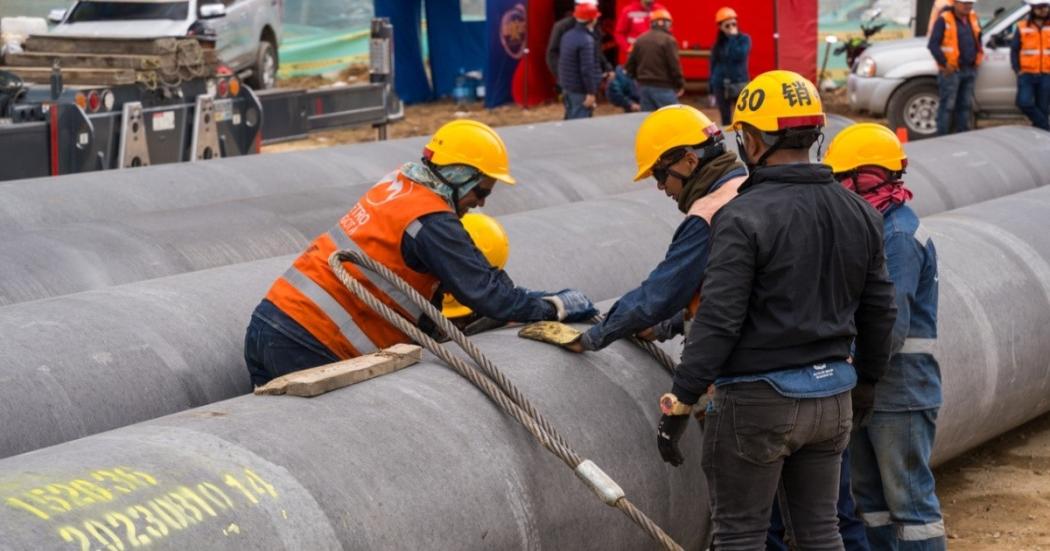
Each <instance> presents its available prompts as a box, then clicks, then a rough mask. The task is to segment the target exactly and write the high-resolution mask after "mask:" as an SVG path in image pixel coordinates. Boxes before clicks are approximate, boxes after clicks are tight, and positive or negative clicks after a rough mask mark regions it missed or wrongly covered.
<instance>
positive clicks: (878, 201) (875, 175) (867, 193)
mask: <svg viewBox="0 0 1050 551" xmlns="http://www.w3.org/2000/svg"><path fill="white" fill-rule="evenodd" d="M839 181H840V182H842V185H844V186H846V189H848V190H850V191H853V192H856V193H857V194H858V195H860V196H861V197H863V198H864V200H865V201H867V202H868V203H869V204H871V206H873V207H875V210H877V211H879V212H886V211H887V210H888V209H889V208H890V207H892V206H894V205H900V204H902V203H904V202H905V201H909V200H911V197H912V193H911V190H910V189H908V188H907V187H905V186H904V182H903V181H902V180H900V176H899V174H895V173H893V172H890V171H889V170H886V169H885V168H882V167H880V166H865V167H861V168H858V169H857V170H853V171H850V172H848V173H847V175H846V177H845V178H843V179H841V180H839Z"/></svg>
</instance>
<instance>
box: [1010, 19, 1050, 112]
mask: <svg viewBox="0 0 1050 551" xmlns="http://www.w3.org/2000/svg"><path fill="white" fill-rule="evenodd" d="M1025 2H1026V3H1028V5H1029V6H1031V11H1030V12H1028V17H1027V18H1026V19H1024V20H1022V21H1018V22H1017V32H1015V33H1014V38H1013V42H1012V43H1011V44H1010V65H1011V66H1012V67H1013V69H1014V73H1016V74H1017V107H1018V108H1019V109H1021V112H1022V113H1024V114H1025V116H1026V117H1028V120H1030V121H1032V126H1035V127H1036V128H1042V129H1043V130H1050V119H1048V117H1050V0H1025Z"/></svg>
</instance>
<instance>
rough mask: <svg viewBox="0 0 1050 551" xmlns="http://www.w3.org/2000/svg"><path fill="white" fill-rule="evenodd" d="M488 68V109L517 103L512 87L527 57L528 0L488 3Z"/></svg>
mask: <svg viewBox="0 0 1050 551" xmlns="http://www.w3.org/2000/svg"><path fill="white" fill-rule="evenodd" d="M485 15H486V21H487V25H488V32H487V33H486V36H487V39H486V42H487V50H488V64H487V66H486V68H485V90H486V93H485V107H496V106H498V105H503V104H504V103H508V102H510V101H513V99H514V98H513V96H512V94H511V85H512V84H513V82H514V73H515V72H516V71H517V70H518V64H519V63H520V62H521V59H522V57H524V56H525V52H526V50H527V49H528V48H527V42H526V40H527V38H528V33H527V30H528V24H527V22H528V12H527V0H488V3H487V4H486V7H485Z"/></svg>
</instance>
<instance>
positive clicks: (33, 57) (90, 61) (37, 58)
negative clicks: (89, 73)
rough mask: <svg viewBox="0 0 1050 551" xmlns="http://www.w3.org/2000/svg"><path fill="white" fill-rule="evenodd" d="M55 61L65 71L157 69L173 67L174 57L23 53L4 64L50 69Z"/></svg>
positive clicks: (9, 56) (13, 56) (10, 55)
mask: <svg viewBox="0 0 1050 551" xmlns="http://www.w3.org/2000/svg"><path fill="white" fill-rule="evenodd" d="M55 60H57V61H58V63H59V66H60V67H62V70H66V69H159V68H160V67H162V66H163V65H162V64H163V63H165V62H166V63H167V64H168V65H167V66H171V67H174V65H175V56H165V57H163V58H162V57H161V56H155V55H152V56H148V55H134V54H80V53H76V54H66V53H59V52H46V53H45V52H23V53H14V54H7V57H5V58H4V62H6V63H7V64H8V65H11V66H13V67H51V66H52V65H53V64H54V62H55Z"/></svg>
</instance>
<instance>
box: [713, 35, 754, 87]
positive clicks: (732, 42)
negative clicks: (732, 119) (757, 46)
mask: <svg viewBox="0 0 1050 551" xmlns="http://www.w3.org/2000/svg"><path fill="white" fill-rule="evenodd" d="M715 48H717V49H718V52H717V56H714V55H713V56H712V58H711V90H712V91H713V93H714V94H716V95H718V94H719V93H720V92H721V91H722V90H724V89H725V84H726V81H729V82H730V83H732V84H739V83H745V82H747V81H749V80H751V78H750V76H749V73H748V70H747V62H748V57H749V56H750V55H751V37H750V36H748V35H746V34H743V33H740V34H737V35H733V36H727V37H726V38H725V39H724V40H723V41H722V43H721V44H716V45H715ZM716 58H717V61H716Z"/></svg>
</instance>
